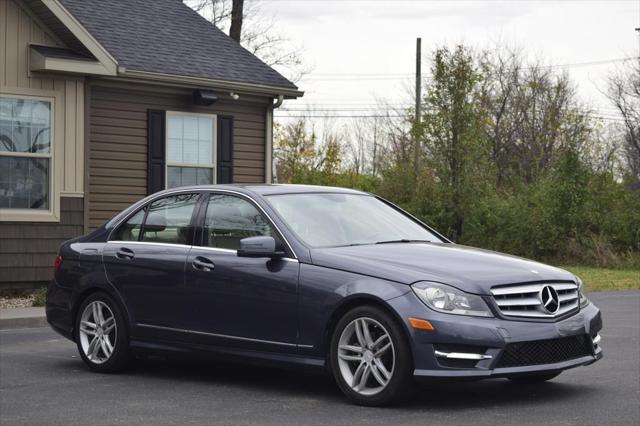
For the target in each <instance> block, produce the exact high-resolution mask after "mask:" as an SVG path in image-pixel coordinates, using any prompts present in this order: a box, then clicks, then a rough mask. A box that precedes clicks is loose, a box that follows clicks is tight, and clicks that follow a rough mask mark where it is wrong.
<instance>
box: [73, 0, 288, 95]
mask: <svg viewBox="0 0 640 426" xmlns="http://www.w3.org/2000/svg"><path fill="white" fill-rule="evenodd" d="M60 2H61V3H62V4H63V5H64V7H65V8H66V9H67V10H68V11H69V12H70V13H71V14H72V15H73V16H74V17H75V18H76V19H77V20H78V21H79V22H80V23H81V24H82V25H83V26H84V27H85V28H86V29H87V31H89V32H90V33H91V35H92V36H93V37H94V38H95V39H96V40H97V41H98V42H99V43H100V44H101V45H102V46H103V47H104V48H105V49H107V50H108V51H109V53H110V54H111V55H112V56H113V57H114V58H116V60H117V61H118V64H119V65H120V66H124V67H126V68H127V69H130V70H136V71H147V72H155V73H163V74H172V75H179V76H189V77H203V78H210V79H216V80H224V81H232V82H242V83H251V84H262V85H267V86H275V87H282V88H286V89H297V87H296V86H295V85H294V84H293V83H292V82H290V81H289V80H287V79H286V78H285V77H283V76H282V75H280V74H279V73H278V72H277V71H275V70H274V69H273V68H271V67H269V66H268V65H266V64H265V63H264V62H262V61H261V60H260V59H258V58H257V57H256V56H254V55H253V54H251V53H250V52H249V51H247V50H246V49H244V48H243V47H241V46H240V45H239V44H238V43H236V42H235V41H234V40H232V39H231V38H229V37H228V36H227V35H226V34H224V33H223V32H222V31H220V30H219V29H218V28H216V27H215V26H214V25H212V24H211V23H210V22H208V21H207V20H206V19H204V18H203V17H201V16H200V15H199V14H198V13H196V12H195V11H193V10H192V9H191V8H190V7H188V6H187V5H185V4H183V3H182V1H180V0H60Z"/></svg>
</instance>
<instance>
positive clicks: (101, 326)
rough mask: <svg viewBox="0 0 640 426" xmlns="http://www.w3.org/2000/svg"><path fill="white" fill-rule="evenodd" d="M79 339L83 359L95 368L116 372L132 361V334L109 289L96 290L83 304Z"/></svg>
mask: <svg viewBox="0 0 640 426" xmlns="http://www.w3.org/2000/svg"><path fill="white" fill-rule="evenodd" d="M75 334H76V336H75V337H76V343H77V346H78V351H79V352H80V356H81V357H82V360H83V361H84V362H85V363H86V364H87V365H88V366H89V368H91V369H92V370H93V371H97V372H99V373H115V372H118V371H121V370H122V369H124V368H125V367H126V365H127V363H128V361H129V358H130V353H129V341H128V340H129V337H128V335H127V327H126V323H125V319H124V316H123V315H122V312H121V311H120V308H119V306H118V305H117V304H116V303H115V301H114V300H113V299H112V298H111V297H109V296H108V295H107V294H105V293H94V294H92V295H90V296H89V297H87V298H86V299H85V300H84V301H83V302H82V305H80V309H79V310H78V315H77V318H76V327H75Z"/></svg>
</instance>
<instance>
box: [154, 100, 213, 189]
mask: <svg viewBox="0 0 640 426" xmlns="http://www.w3.org/2000/svg"><path fill="white" fill-rule="evenodd" d="M171 116H174V117H179V116H182V117H207V118H211V121H212V129H211V138H212V143H213V147H212V148H211V150H212V154H213V155H212V158H213V159H212V163H211V164H193V163H179V162H171V161H169V124H168V123H169V117H171ZM183 141H184V139H183ZM164 156H165V167H164V187H165V188H168V187H169V186H168V185H169V167H193V168H199V169H211V173H212V178H213V179H212V184H214V185H215V184H216V182H217V180H218V176H217V174H218V115H217V114H207V113H201V112H184V111H166V112H165V132H164Z"/></svg>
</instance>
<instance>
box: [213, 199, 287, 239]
mask: <svg viewBox="0 0 640 426" xmlns="http://www.w3.org/2000/svg"><path fill="white" fill-rule="evenodd" d="M263 235H266V236H272V237H274V238H276V235H275V233H274V232H273V229H272V228H271V225H270V224H269V222H268V221H267V219H266V218H265V217H264V216H263V215H262V213H260V212H259V211H258V209H257V208H256V207H255V206H254V205H253V204H252V203H250V202H249V201H247V200H245V199H242V198H240V197H234V196H231V195H211V197H210V198H209V204H208V206H207V215H206V219H205V224H204V239H205V241H204V245H206V246H209V247H217V248H224V249H230V250H237V249H238V248H240V240H241V239H243V238H247V237H256V236H263Z"/></svg>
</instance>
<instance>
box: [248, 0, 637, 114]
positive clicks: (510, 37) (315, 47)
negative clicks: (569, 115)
mask: <svg viewBox="0 0 640 426" xmlns="http://www.w3.org/2000/svg"><path fill="white" fill-rule="evenodd" d="M260 7H261V10H262V12H263V13H265V14H267V15H270V16H273V17H274V19H275V20H276V22H277V25H276V31H277V32H279V33H280V34H282V35H285V36H286V37H288V38H289V39H291V42H292V43H293V44H295V45H297V46H300V47H301V48H302V57H303V59H304V62H305V64H307V66H308V67H309V68H310V69H311V72H309V73H308V74H307V75H305V77H304V78H303V79H302V80H300V81H298V82H297V84H298V85H299V87H300V89H301V90H303V91H304V92H305V95H304V97H302V98H301V99H297V100H289V101H286V102H285V104H284V105H283V107H282V108H281V109H280V110H278V111H277V113H276V117H281V118H286V117H288V116H291V115H296V114H299V112H297V111H296V110H301V109H302V110H305V109H307V108H315V111H316V112H315V114H317V115H341V116H353V115H371V114H375V112H374V110H373V108H374V107H375V104H376V103H377V102H378V100H380V99H383V100H385V101H386V102H387V103H389V104H392V105H396V104H397V105H403V104H407V103H409V102H411V98H410V93H411V90H413V89H412V87H413V84H414V81H415V77H414V74H413V73H414V72H415V43H416V41H415V40H416V37H421V38H422V52H423V55H422V56H423V65H422V67H423V73H425V72H427V71H428V69H429V67H430V57H431V52H432V51H433V50H434V49H435V48H437V47H439V46H449V47H452V46H455V45H456V44H460V43H464V44H467V45H471V46H473V47H475V48H487V47H491V46H496V45H508V46H515V47H519V48H521V49H523V50H524V51H525V52H526V53H527V55H529V57H530V58H532V59H540V60H541V61H543V62H544V63H546V64H548V65H553V66H554V67H557V68H556V69H557V70H558V71H562V70H567V71H568V72H569V75H570V77H571V79H572V81H573V82H574V83H575V86H576V90H577V93H578V96H579V97H580V99H581V100H582V101H583V102H585V103H588V104H589V105H590V106H591V107H593V108H594V109H596V110H597V111H598V112H600V113H601V114H602V115H603V116H609V115H612V114H614V110H613V109H612V107H611V105H610V104H609V103H608V101H607V99H606V98H605V97H604V95H603V94H602V90H603V89H604V85H605V82H606V77H607V75H608V74H609V73H610V72H612V71H613V70H614V69H615V68H616V67H620V66H621V65H622V62H621V61H617V62H616V61H614V60H619V59H621V58H628V57H637V56H638V49H639V40H638V34H637V32H636V31H635V28H636V27H640V0H632V1H613V0H611V1H587V0H583V1H429V0H414V1H402V0H386V1H385V0H369V1H368V0H352V1H349V0H333V1H331V0H323V1H320V0H297V1H295V0H261V2H260Z"/></svg>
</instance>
